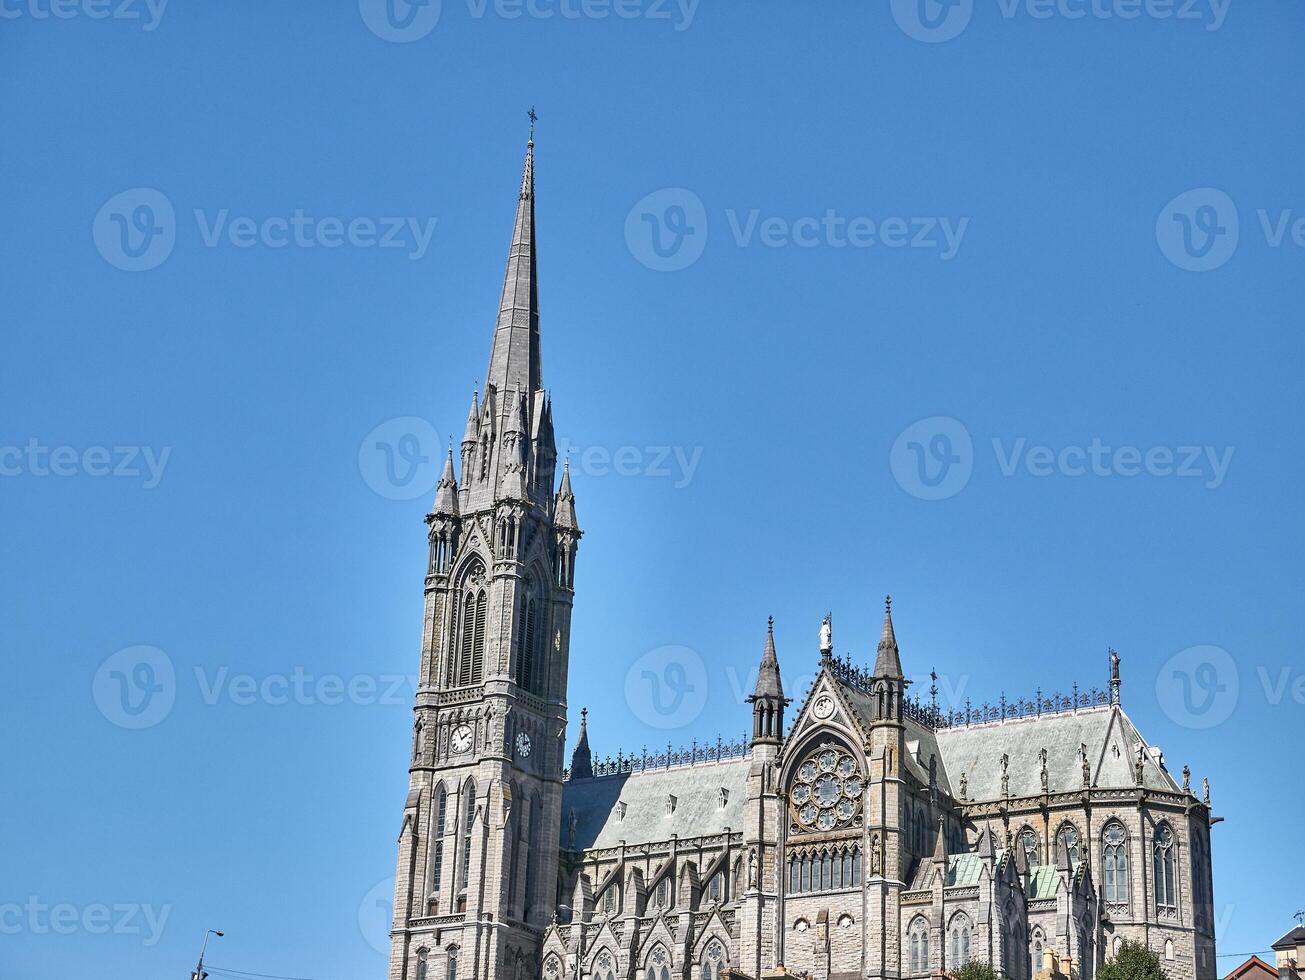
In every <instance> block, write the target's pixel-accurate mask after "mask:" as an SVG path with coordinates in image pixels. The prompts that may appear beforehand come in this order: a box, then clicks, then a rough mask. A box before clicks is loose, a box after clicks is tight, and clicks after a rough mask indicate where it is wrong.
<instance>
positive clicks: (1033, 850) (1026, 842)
mask: <svg viewBox="0 0 1305 980" xmlns="http://www.w3.org/2000/svg"><path fill="white" fill-rule="evenodd" d="M1020 847H1022V848H1024V856H1025V857H1027V858H1028V859H1029V864H1038V863H1039V862H1038V833H1037V831H1036V830H1034V829H1033V828H1032V827H1025V828H1024V829H1023V830H1021V831H1020Z"/></svg>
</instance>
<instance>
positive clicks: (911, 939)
mask: <svg viewBox="0 0 1305 980" xmlns="http://www.w3.org/2000/svg"><path fill="white" fill-rule="evenodd" d="M907 945H908V948H909V949H910V953H911V956H910V966H911V972H912V973H914V974H920V973H928V972H929V923H928V921H927V920H926V919H925V918H924V916H922V915H921V916H916V917H915V919H914V920H913V921H912V922H911V929H910V932H909V934H908V937H907Z"/></svg>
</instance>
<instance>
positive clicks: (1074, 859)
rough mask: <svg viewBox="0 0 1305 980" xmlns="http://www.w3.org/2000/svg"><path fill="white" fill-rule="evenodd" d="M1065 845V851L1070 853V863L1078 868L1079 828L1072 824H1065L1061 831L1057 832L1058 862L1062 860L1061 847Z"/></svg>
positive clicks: (1062, 825)
mask: <svg viewBox="0 0 1305 980" xmlns="http://www.w3.org/2000/svg"><path fill="white" fill-rule="evenodd" d="M1062 844H1064V845H1065V850H1066V851H1068V852H1069V863H1070V864H1072V865H1073V866H1074V867H1078V860H1079V848H1078V828H1077V827H1075V826H1074V825H1073V824H1072V823H1063V824H1061V825H1060V829H1059V830H1058V831H1056V860H1057V861H1059V860H1060V845H1062Z"/></svg>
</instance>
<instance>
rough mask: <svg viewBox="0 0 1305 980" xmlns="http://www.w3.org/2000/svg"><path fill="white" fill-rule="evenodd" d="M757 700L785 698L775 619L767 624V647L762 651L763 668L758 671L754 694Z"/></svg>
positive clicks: (771, 618)
mask: <svg viewBox="0 0 1305 980" xmlns="http://www.w3.org/2000/svg"><path fill="white" fill-rule="evenodd" d="M752 696H753V697H755V698H762V697H766V698H779V699H782V698H783V697H784V684H783V682H782V681H781V679H780V676H779V657H778V656H776V654H775V617H774V616H771V617H770V619H769V620H768V621H767V623H766V646H765V649H764V650H762V651H761V666H760V668H758V670H757V687H756V690H755V691H753V694H752Z"/></svg>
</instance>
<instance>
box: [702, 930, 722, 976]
mask: <svg viewBox="0 0 1305 980" xmlns="http://www.w3.org/2000/svg"><path fill="white" fill-rule="evenodd" d="M724 965H725V947H724V946H722V945H721V944H720V941H719V940H716V939H713V940H712V941H711V942H709V943H708V944H707V947H706V949H704V950H703V951H702V980H720V975H721V968H722V967H723V966H724Z"/></svg>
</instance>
